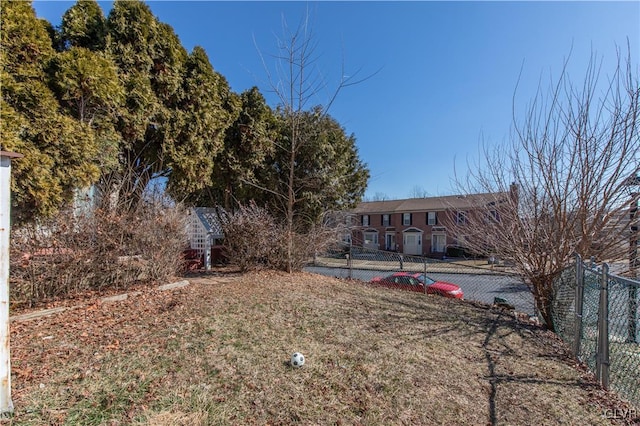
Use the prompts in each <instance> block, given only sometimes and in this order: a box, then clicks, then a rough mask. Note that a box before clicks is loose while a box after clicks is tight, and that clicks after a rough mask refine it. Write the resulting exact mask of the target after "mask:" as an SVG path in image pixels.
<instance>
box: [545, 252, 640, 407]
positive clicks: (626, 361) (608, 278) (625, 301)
mask: <svg viewBox="0 0 640 426" xmlns="http://www.w3.org/2000/svg"><path fill="white" fill-rule="evenodd" d="M639 288H640V282H639V281H635V280H631V279H629V278H625V277H621V276H617V275H614V274H610V273H609V267H608V265H607V264H604V265H602V266H597V265H594V264H593V262H590V263H585V262H583V261H582V259H580V258H577V260H576V262H575V264H574V265H572V266H570V267H568V268H567V269H565V270H564V271H563V273H562V274H561V275H560V276H559V277H558V279H557V280H556V281H555V282H554V297H555V299H554V304H553V315H552V317H553V321H554V324H553V325H554V327H555V329H556V332H557V333H558V335H559V336H560V337H561V338H562V339H563V340H564V341H566V342H567V343H568V344H569V345H570V346H571V347H572V348H573V352H574V354H575V355H576V357H577V358H578V359H580V360H581V361H583V362H584V363H586V364H587V365H588V366H589V368H590V369H591V371H593V372H594V373H595V374H596V377H597V378H598V380H599V382H600V383H601V384H602V385H603V386H604V387H605V388H611V389H613V390H615V391H617V392H618V393H619V394H620V395H622V396H623V397H624V398H626V399H628V400H629V401H630V402H632V403H633V404H635V405H636V406H638V407H640V333H638V319H639V317H640V312H639V311H638V293H639V291H638V289H639Z"/></svg>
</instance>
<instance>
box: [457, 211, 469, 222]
mask: <svg viewBox="0 0 640 426" xmlns="http://www.w3.org/2000/svg"><path fill="white" fill-rule="evenodd" d="M456 223H457V224H458V225H464V224H465V223H467V212H465V211H459V212H458V214H457V215H456Z"/></svg>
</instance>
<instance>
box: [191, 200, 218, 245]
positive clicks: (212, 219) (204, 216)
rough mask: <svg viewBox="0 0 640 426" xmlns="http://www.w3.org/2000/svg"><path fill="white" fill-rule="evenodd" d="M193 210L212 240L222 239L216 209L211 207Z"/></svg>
mask: <svg viewBox="0 0 640 426" xmlns="http://www.w3.org/2000/svg"><path fill="white" fill-rule="evenodd" d="M193 210H194V211H195V213H196V216H197V217H198V219H200V222H201V223H202V225H203V226H204V229H205V230H206V232H207V233H208V234H209V235H211V237H212V238H224V232H222V224H221V223H220V220H219V211H218V209H216V208H212V207H196V208H194V209H193Z"/></svg>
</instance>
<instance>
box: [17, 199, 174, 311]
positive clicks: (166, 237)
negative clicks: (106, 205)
mask: <svg viewBox="0 0 640 426" xmlns="http://www.w3.org/2000/svg"><path fill="white" fill-rule="evenodd" d="M184 218H185V214H184V212H183V209H182V208H181V207H179V206H174V205H170V204H168V203H167V202H166V201H165V200H162V199H158V198H153V199H149V200H146V202H145V203H142V204H140V205H139V207H138V208H137V210H135V211H133V212H124V213H115V212H114V211H111V212H105V211H103V210H100V209H96V210H92V211H88V212H82V213H79V212H78V211H77V210H66V211H62V212H60V213H59V214H58V215H57V216H56V217H54V218H52V219H50V220H48V221H45V222H41V223H38V224H28V225H25V226H23V227H20V228H18V229H15V230H13V231H12V235H11V275H10V281H11V299H12V301H13V303H15V304H19V305H26V306H34V305H35V304H37V303H40V302H43V301H46V300H49V299H53V298H62V297H68V296H71V295H73V294H77V293H79V292H82V291H86V290H98V291H100V290H106V289H123V288H127V287H130V286H131V285H133V284H141V283H142V284H143V283H152V282H158V281H164V280H167V279H169V278H170V277H171V276H174V275H175V274H176V273H177V272H178V271H179V270H180V268H181V266H182V265H181V262H182V261H181V256H180V255H181V252H182V250H183V249H184V246H185V243H186V241H187V237H186V230H185V223H184Z"/></svg>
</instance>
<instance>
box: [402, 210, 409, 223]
mask: <svg viewBox="0 0 640 426" xmlns="http://www.w3.org/2000/svg"><path fill="white" fill-rule="evenodd" d="M402 225H404V226H411V213H402Z"/></svg>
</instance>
